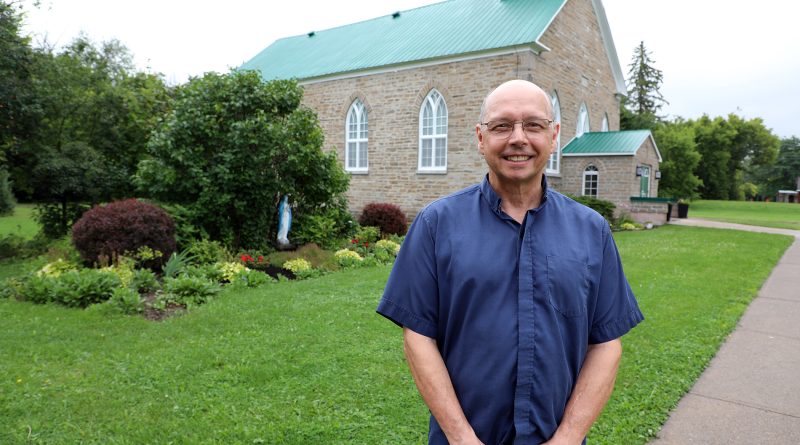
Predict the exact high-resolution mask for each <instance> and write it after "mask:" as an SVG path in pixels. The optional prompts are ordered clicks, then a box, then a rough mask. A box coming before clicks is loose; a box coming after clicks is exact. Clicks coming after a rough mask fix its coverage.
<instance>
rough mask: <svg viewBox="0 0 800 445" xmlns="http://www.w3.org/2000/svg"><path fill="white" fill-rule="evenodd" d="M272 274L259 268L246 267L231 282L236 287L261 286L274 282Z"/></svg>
mask: <svg viewBox="0 0 800 445" xmlns="http://www.w3.org/2000/svg"><path fill="white" fill-rule="evenodd" d="M274 281H275V279H274V278H272V277H271V276H269V275H267V274H265V273H263V272H259V271H257V270H251V269H245V270H243V271H241V272H239V273H238V274H236V275H235V276H234V277H233V280H232V281H231V284H232V285H233V286H234V287H236V286H240V287H259V286H263V285H265V284H268V283H272V282H274Z"/></svg>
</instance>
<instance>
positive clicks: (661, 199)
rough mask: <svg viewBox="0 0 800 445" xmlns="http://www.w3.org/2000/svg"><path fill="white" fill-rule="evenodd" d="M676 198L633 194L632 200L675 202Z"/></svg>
mask: <svg viewBox="0 0 800 445" xmlns="http://www.w3.org/2000/svg"><path fill="white" fill-rule="evenodd" d="M676 201H677V200H676V199H675V198H643V197H641V196H631V202H666V203H670V202H671V203H675V202H676Z"/></svg>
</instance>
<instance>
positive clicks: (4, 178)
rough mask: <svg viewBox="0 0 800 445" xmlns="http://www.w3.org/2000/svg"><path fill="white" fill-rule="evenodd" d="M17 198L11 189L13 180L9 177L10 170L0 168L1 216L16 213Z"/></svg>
mask: <svg viewBox="0 0 800 445" xmlns="http://www.w3.org/2000/svg"><path fill="white" fill-rule="evenodd" d="M16 205H17V200H16V199H15V198H14V193H13V192H12V191H11V180H10V179H9V178H8V170H6V169H5V168H0V216H7V215H13V214H14V207H15V206H16Z"/></svg>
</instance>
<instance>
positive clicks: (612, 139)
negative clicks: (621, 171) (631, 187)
mask: <svg viewBox="0 0 800 445" xmlns="http://www.w3.org/2000/svg"><path fill="white" fill-rule="evenodd" d="M648 138H649V139H650V141H651V142H652V143H653V147H654V148H655V150H656V154H658V160H659V162H660V161H661V153H659V151H658V147H656V142H655V140H653V135H652V134H651V133H650V130H630V131H598V132H590V133H584V134H582V135H580V136H578V137H576V138H573V139H572V140H571V141H569V143H568V144H567V145H566V146H564V148H563V149H562V150H561V155H562V156H633V155H635V154H636V152H637V151H638V150H639V147H641V146H642V144H643V143H644V141H646V140H647V139H648Z"/></svg>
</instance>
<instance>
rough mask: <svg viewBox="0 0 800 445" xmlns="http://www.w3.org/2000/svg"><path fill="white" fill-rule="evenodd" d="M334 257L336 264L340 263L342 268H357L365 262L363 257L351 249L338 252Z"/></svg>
mask: <svg viewBox="0 0 800 445" xmlns="http://www.w3.org/2000/svg"><path fill="white" fill-rule="evenodd" d="M334 257H336V262H337V263H339V266H341V267H355V266H358V265H360V264H361V262H362V261H363V258H361V255H359V254H358V253H357V252H354V251H352V250H350V249H340V250H337V251H336V253H335V254H334Z"/></svg>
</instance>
